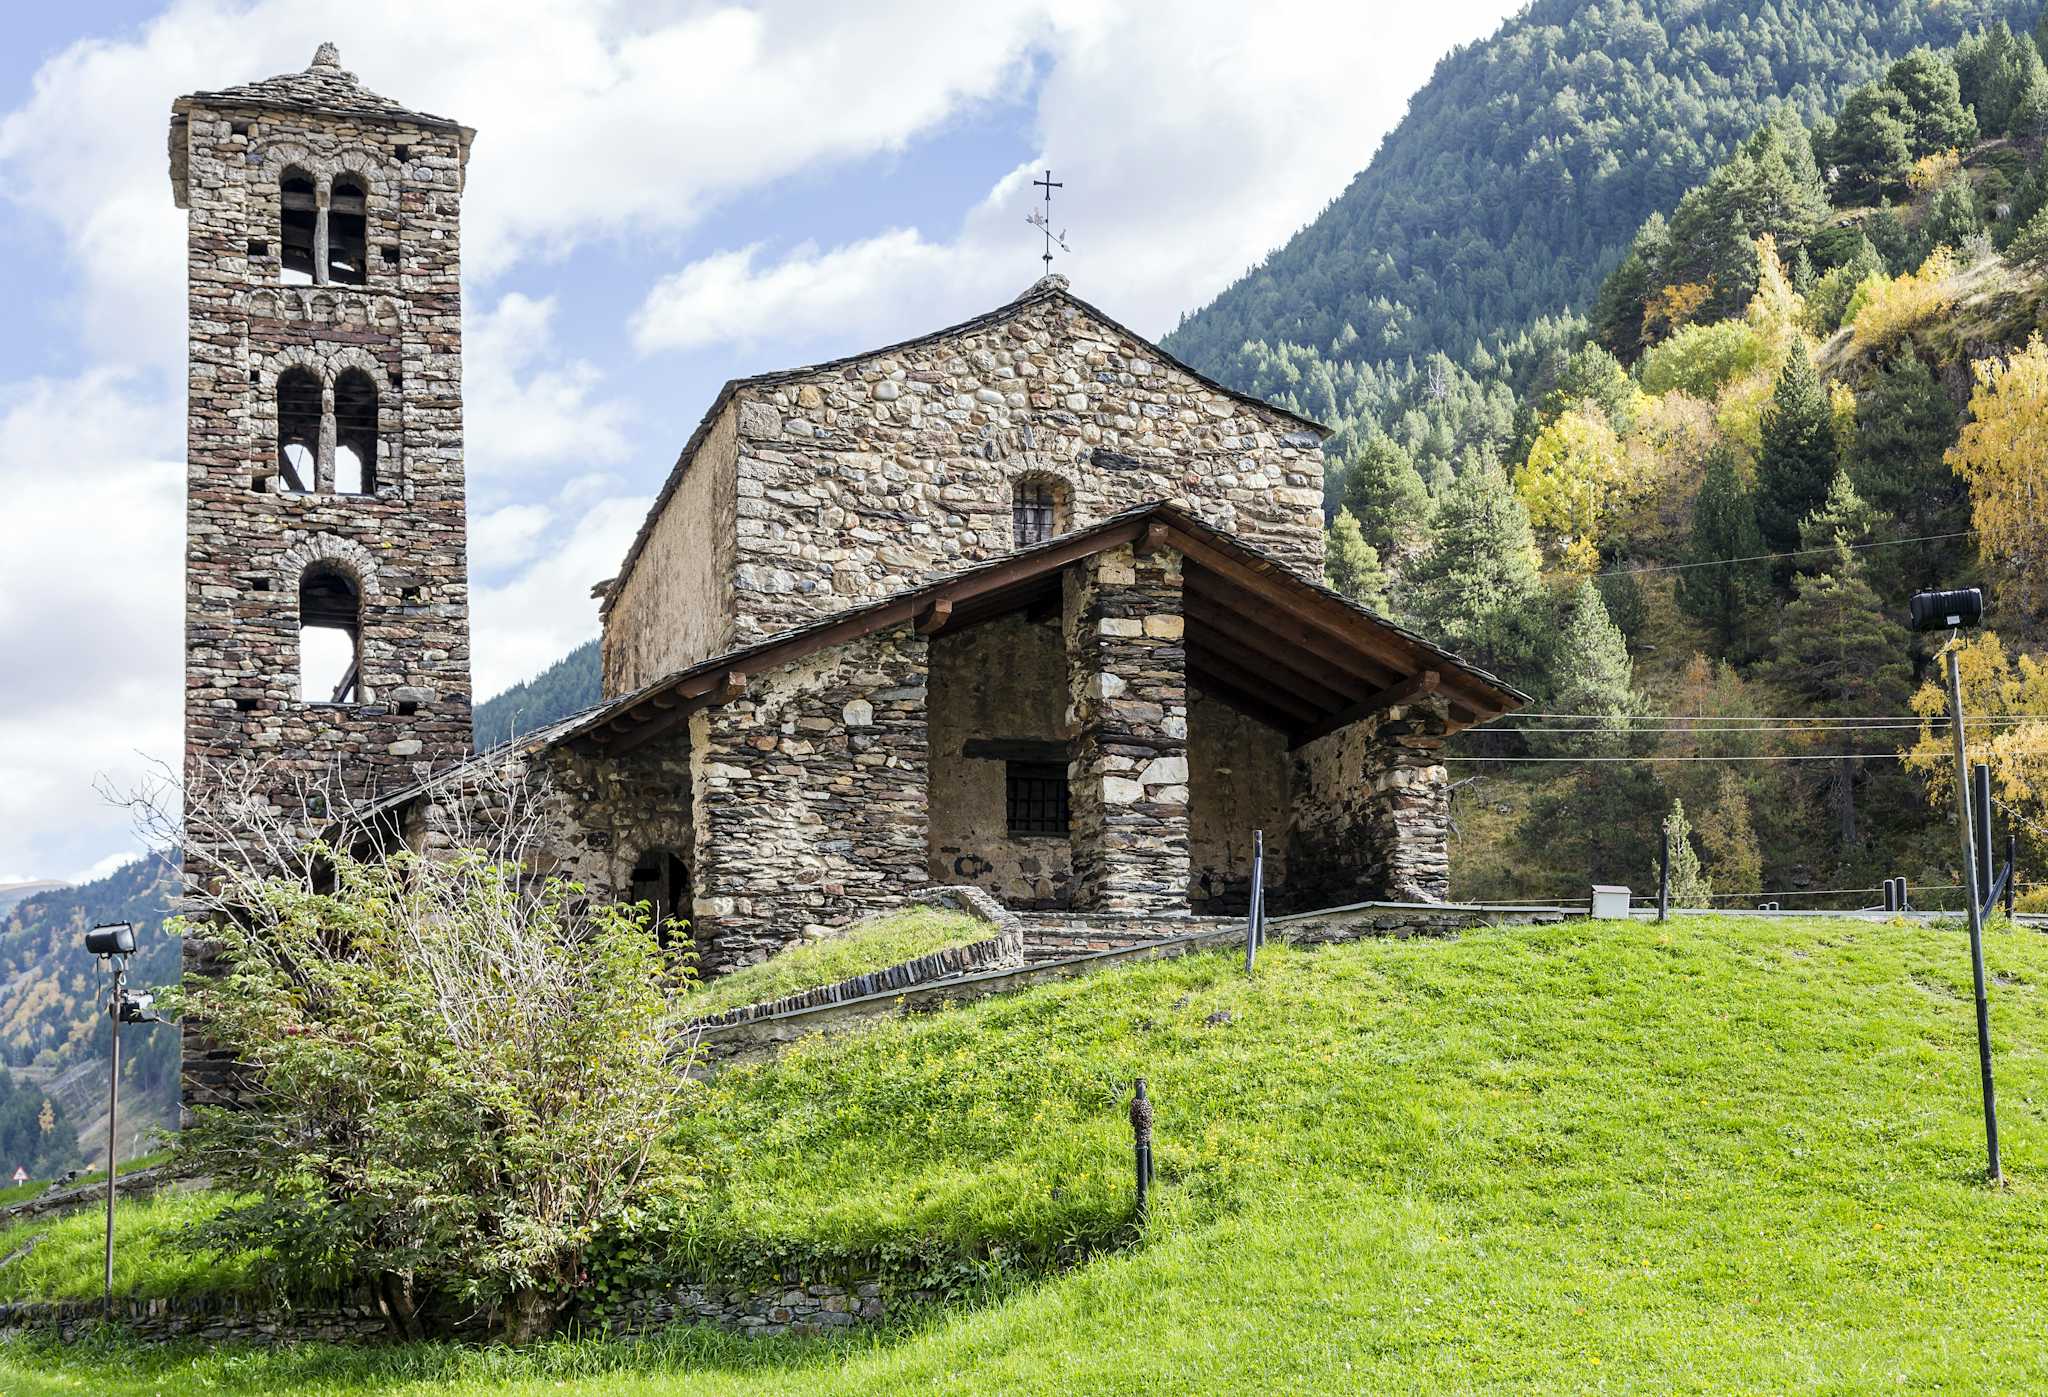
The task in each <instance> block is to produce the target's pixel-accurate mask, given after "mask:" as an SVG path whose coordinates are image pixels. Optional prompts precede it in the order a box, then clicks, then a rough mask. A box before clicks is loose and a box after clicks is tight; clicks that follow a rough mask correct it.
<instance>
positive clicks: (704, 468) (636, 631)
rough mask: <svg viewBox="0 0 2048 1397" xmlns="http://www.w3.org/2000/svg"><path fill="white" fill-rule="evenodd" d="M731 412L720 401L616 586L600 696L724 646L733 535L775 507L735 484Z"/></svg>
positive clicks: (728, 632) (755, 488)
mask: <svg viewBox="0 0 2048 1397" xmlns="http://www.w3.org/2000/svg"><path fill="white" fill-rule="evenodd" d="M738 449H739V438H738V422H737V413H736V411H735V410H734V409H733V407H732V406H731V405H730V404H728V405H727V407H726V410H725V411H724V412H723V413H721V414H720V415H719V418H718V420H717V421H716V422H714V423H712V424H711V429H710V430H709V431H708V432H707V433H706V434H705V437H704V440H703V442H702V443H700V444H699V446H698V448H697V455H696V459H695V460H694V461H693V462H692V464H691V466H690V469H689V470H688V471H686V472H684V474H683V478H682V481H681V482H680V483H679V484H678V485H677V487H676V493H675V495H674V497H673V498H672V499H671V500H670V501H669V504H668V506H667V508H665V509H663V510H662V512H661V517H660V518H659V519H658V520H657V521H656V522H655V524H654V527H653V530H652V532H650V533H649V535H648V538H647V546H646V551H645V553H644V554H643V555H642V556H641V559H640V562H639V564H638V566H636V567H635V568H634V569H633V570H632V572H631V574H630V575H629V576H628V577H627V578H626V579H625V581H624V582H622V583H620V584H619V588H618V595H617V596H615V597H613V598H612V599H611V603H610V615H609V617H608V618H607V620H606V622H605V628H604V696H605V697H606V698H617V697H618V696H619V695H620V694H625V693H630V692H632V691H633V690H634V689H637V688H639V687H640V686H641V685H643V684H650V683H652V682H653V681H655V680H656V679H659V678H661V677H662V676H663V675H666V674H672V673H674V672H675V671H676V670H679V669H683V668H685V667H687V666H689V665H692V664H695V663H696V662H697V661H699V660H703V659H708V658H709V657H711V656H713V655H717V654H721V653H723V652H724V651H725V650H727V649H729V648H730V647H731V645H732V627H733V603H732V598H733V577H734V573H735V569H736V568H737V567H738V559H737V553H736V550H737V547H738V544H737V539H736V537H735V529H736V528H737V524H738V518H739V516H740V515H742V514H744V515H745V516H747V517H748V518H751V519H758V518H760V517H761V515H762V511H763V510H764V509H767V510H773V509H775V508H776V506H775V505H774V503H773V502H772V501H769V500H767V499H765V498H763V496H762V491H761V487H760V484H759V483H758V482H753V481H750V482H748V483H747V486H746V498H745V499H741V498H740V497H739V486H738V484H737V482H736V479H735V470H736V467H737V456H736V453H737V451H738Z"/></svg>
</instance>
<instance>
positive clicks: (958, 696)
mask: <svg viewBox="0 0 2048 1397" xmlns="http://www.w3.org/2000/svg"><path fill="white" fill-rule="evenodd" d="M1066 711H1067V652H1066V643H1065V641H1064V639H1063V638H1062V637H1061V634H1060V627H1059V624H1058V622H1057V620H1055V621H1052V622H1046V623H1038V622H1032V621H1029V620H1027V619H1025V617H1024V616H1023V615H1021V614H1018V615H1012V616H1006V617H1003V618H1002V619H1000V620H996V621H989V622H986V623H984V624H982V625H978V626H973V627H971V628H969V629H967V630H964V631H960V632H958V633H956V634H953V635H946V636H940V637H939V638H937V639H936V640H934V641H933V642H932V679H931V746H932V757H931V761H932V780H931V793H932V794H931V869H930V871H931V876H932V881H933V882H935V883H959V884H969V885H972V886H975V887H980V888H985V889H987V890H988V891H989V892H991V893H994V894H995V895H996V896H997V897H998V898H1000V899H1002V901H1003V902H1004V903H1005V904H1007V905H1008V906H1011V907H1064V906H1066V904H1067V901H1068V898H1069V896H1070V895H1071V884H1072V878H1073V851H1072V849H1071V848H1070V847H1069V845H1068V842H1067V840H1066V838H1064V837H1063V836H1060V835H1012V834H1011V833H1010V832H1009V806H1008V802H1007V796H1006V792H1007V785H1006V781H1007V765H1008V764H1007V762H1006V761H1005V760H1003V759H1001V758H993V757H970V756H968V755H967V754H966V750H965V749H966V746H967V744H968V743H969V742H970V741H973V740H975V739H1007V740H1015V739H1028V740H1033V741H1043V742H1048V743H1051V742H1057V743H1058V744H1059V745H1060V749H1061V751H1062V752H1064V750H1065V746H1066V740H1067V734H1066V726H1065V722H1066ZM1060 760H1061V761H1064V760H1065V757H1064V756H1062V757H1061V758H1060Z"/></svg>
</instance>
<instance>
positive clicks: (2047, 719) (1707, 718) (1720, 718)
mask: <svg viewBox="0 0 2048 1397" xmlns="http://www.w3.org/2000/svg"><path fill="white" fill-rule="evenodd" d="M1502 716H1503V717H1508V718H1562V719H1577V720H1580V721H1583V722H1603V723H1604V722H1609V721H1615V720H1619V721H1622V722H1630V723H1911V724H1914V725H1918V724H1920V723H1923V722H1932V723H1946V722H1947V721H1948V718H1947V715H1945V714H1936V715H1934V716H1932V717H1928V716H1926V715H1923V714H1919V713H1872V714H1860V715H1859V714H1844V715H1842V716H1840V717H1828V716H1824V715H1820V714H1813V713H1802V714H1788V715H1785V716H1782V717H1767V716H1763V715H1760V714H1749V713H1614V714H1609V713H1526V712H1522V711H1519V710H1517V711H1516V712H1513V713H1507V714H1503V715H1502ZM1964 721H1965V722H1968V723H2048V714H2038V713H1982V714H1966V715H1964Z"/></svg>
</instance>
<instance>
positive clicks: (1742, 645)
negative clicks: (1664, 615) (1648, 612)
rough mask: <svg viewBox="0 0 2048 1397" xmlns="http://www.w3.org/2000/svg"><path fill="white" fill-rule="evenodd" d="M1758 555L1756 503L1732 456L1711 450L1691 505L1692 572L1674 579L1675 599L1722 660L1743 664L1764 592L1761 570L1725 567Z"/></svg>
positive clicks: (1760, 548)
mask: <svg viewBox="0 0 2048 1397" xmlns="http://www.w3.org/2000/svg"><path fill="white" fill-rule="evenodd" d="M1763 551H1764V542H1763V535H1762V534H1760V533H1758V532H1757V526H1756V499H1755V497H1754V496H1753V495H1751V494H1750V492H1749V491H1748V490H1747V489H1745V488H1744V487H1743V484H1742V477H1741V475H1740V474H1739V472H1738V471H1737V469H1736V463H1735V453H1734V452H1733V451H1731V450H1729V449H1728V448H1727V447H1725V446H1721V447H1716V448H1714V450H1713V451H1712V452H1710V453H1709V454H1708V456H1707V469H1706V475H1705V477H1704V478H1703V479H1702V480H1701V481H1700V493H1699V498H1698V499H1697V500H1695V501H1694V502H1693V510H1692V544H1691V547H1690V548H1689V549H1688V550H1687V552H1686V555H1685V560H1686V562H1688V563H1691V564H1694V565H1695V566H1692V567H1688V568H1685V569H1684V570H1683V571H1681V572H1680V573H1679V574H1678V587H1677V595H1678V605H1679V607H1680V608H1681V609H1682V610H1683V611H1684V612H1685V613H1686V614H1687V615H1689V616H1691V617H1692V618H1693V619H1695V620H1697V621H1699V622H1701V623H1702V624H1704V625H1706V626H1708V627H1709V628H1711V629H1712V631H1713V632H1714V637H1715V639H1716V640H1718V641H1719V642H1720V654H1721V655H1722V656H1723V657H1729V658H1735V659H1744V658H1747V656H1748V653H1749V643H1748V635H1749V624H1750V610H1751V608H1752V607H1754V606H1755V605H1756V603H1757V600H1758V599H1759V598H1760V597H1761V596H1762V595H1763V593H1764V590H1765V586H1766V582H1765V569H1764V567H1763V565H1762V564H1759V563H1736V564H1734V565H1733V566H1729V565H1727V564H1728V560H1730V559H1734V558H1754V557H1756V556H1757V555H1758V554H1760V553H1762V552H1763Z"/></svg>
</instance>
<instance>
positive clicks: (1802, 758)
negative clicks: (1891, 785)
mask: <svg viewBox="0 0 2048 1397" xmlns="http://www.w3.org/2000/svg"><path fill="white" fill-rule="evenodd" d="M1905 755H1906V754H1905V753H1903V752H1806V753H1800V754H1797V755H1793V756H1761V757H1759V756H1739V757H1438V758H1437V760H1438V761H1440V762H1498V763H1501V764H1504V765H1515V764H1518V763H1522V762H1839V761H1845V760H1859V761H1860V760H1865V759H1869V758H1876V757H1882V758H1885V759H1886V760H1888V761H1901V760H1903V759H1904V758H1905Z"/></svg>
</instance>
